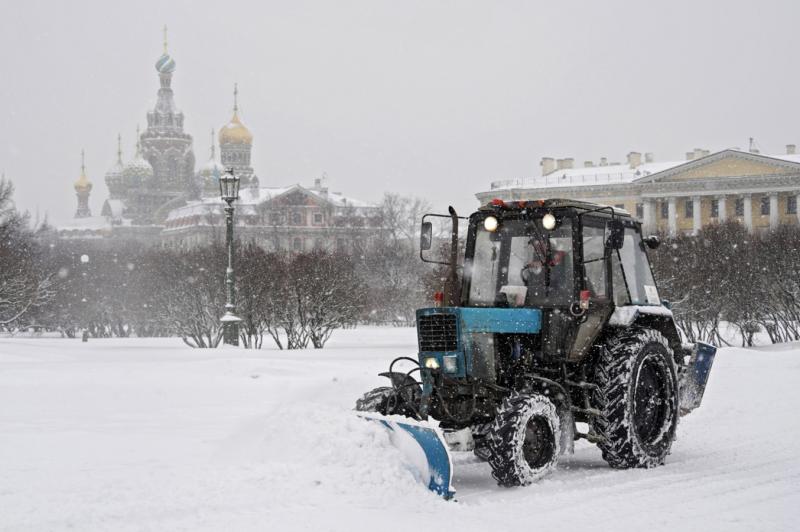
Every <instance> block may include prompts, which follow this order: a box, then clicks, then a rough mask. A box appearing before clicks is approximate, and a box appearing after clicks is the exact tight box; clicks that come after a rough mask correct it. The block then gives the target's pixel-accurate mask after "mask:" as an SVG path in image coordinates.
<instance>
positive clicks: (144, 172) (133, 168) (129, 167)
mask: <svg viewBox="0 0 800 532" xmlns="http://www.w3.org/2000/svg"><path fill="white" fill-rule="evenodd" d="M152 177H153V167H152V166H150V163H149V162H147V161H146V160H145V159H144V158H143V157H142V150H141V145H140V143H139V129H138V128H137V129H136V155H135V156H134V157H133V159H132V160H131V162H129V163H128V164H126V165H125V167H124V168H123V170H122V179H123V182H124V183H125V185H126V186H127V187H130V188H134V187H138V186H139V185H141V184H142V183H144V182H146V181H148V180H149V179H151V178H152Z"/></svg>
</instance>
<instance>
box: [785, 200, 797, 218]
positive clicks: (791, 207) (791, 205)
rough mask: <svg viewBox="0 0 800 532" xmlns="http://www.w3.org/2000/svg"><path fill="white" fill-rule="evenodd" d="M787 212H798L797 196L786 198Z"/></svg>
mask: <svg viewBox="0 0 800 532" xmlns="http://www.w3.org/2000/svg"><path fill="white" fill-rule="evenodd" d="M786 214H797V196H789V197H787V198H786Z"/></svg>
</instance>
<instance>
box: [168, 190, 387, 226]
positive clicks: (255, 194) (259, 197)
mask: <svg viewBox="0 0 800 532" xmlns="http://www.w3.org/2000/svg"><path fill="white" fill-rule="evenodd" d="M293 190H300V191H303V192H306V193H308V194H311V195H313V196H314V197H316V198H318V199H319V200H320V201H321V202H323V203H329V204H331V205H333V206H334V207H341V208H346V207H353V208H357V209H360V208H370V207H374V205H372V204H370V203H367V202H365V201H361V200H358V199H355V198H351V197H349V196H345V195H344V194H342V193H341V192H329V191H326V190H323V189H317V188H306V187H303V186H302V185H299V184H295V185H290V186H287V187H261V188H258V189H255V190H250V189H242V190H240V191H239V201H237V202H236V203H235V205H236V209H237V213H238V214H239V215H245V216H246V215H249V214H252V215H254V214H256V207H257V206H258V205H261V204H264V203H266V202H268V201H271V200H273V199H275V198H277V197H279V196H282V195H284V194H286V193H288V192H291V191H293ZM222 207H223V203H222V201H221V200H220V198H219V196H209V197H205V198H202V199H200V200H196V201H189V202H187V203H186V205H184V206H182V207H178V208H177V209H173V210H172V211H170V213H169V215H168V216H167V220H166V221H167V223H169V222H171V221H174V220H179V219H182V218H185V217H187V216H198V215H201V216H202V215H208V214H221V213H222Z"/></svg>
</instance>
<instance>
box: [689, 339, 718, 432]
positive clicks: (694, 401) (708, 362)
mask: <svg viewBox="0 0 800 532" xmlns="http://www.w3.org/2000/svg"><path fill="white" fill-rule="evenodd" d="M716 354H717V348H716V347H714V346H713V345H711V344H706V343H704V342H697V343H696V344H695V346H694V348H693V349H692V356H691V359H690V361H689V365H688V366H687V367H686V371H685V372H684V373H683V375H682V376H681V383H680V384H681V388H680V389H681V393H680V406H681V415H682V416H684V415H686V414H688V413H689V412H691V411H692V410H694V409H695V408H697V407H698V406H700V403H701V402H702V401H703V393H704V392H705V391H706V384H707V383H708V375H709V374H710V373H711V366H712V364H714V356H715V355H716Z"/></svg>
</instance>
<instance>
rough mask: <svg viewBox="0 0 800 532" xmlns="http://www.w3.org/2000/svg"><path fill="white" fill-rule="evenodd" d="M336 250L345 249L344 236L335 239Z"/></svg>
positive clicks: (343, 250)
mask: <svg viewBox="0 0 800 532" xmlns="http://www.w3.org/2000/svg"><path fill="white" fill-rule="evenodd" d="M336 250H337V251H341V252H345V251H347V241H346V240H345V239H344V238H337V239H336Z"/></svg>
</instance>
